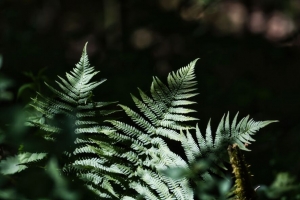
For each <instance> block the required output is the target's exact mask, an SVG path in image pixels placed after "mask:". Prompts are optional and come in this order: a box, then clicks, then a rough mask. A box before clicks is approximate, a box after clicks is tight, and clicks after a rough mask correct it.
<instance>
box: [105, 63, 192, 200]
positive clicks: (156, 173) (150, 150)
mask: <svg viewBox="0 0 300 200" xmlns="http://www.w3.org/2000/svg"><path fill="white" fill-rule="evenodd" d="M196 61H197V60H194V61H193V62H191V63H190V64H189V65H187V66H186V67H183V68H181V69H179V70H178V71H177V72H171V73H170V74H169V75H168V78H167V84H164V83H163V82H162V81H160V80H159V79H158V78H157V77H154V78H153V81H152V84H151V88H150V95H148V94H146V93H145V92H144V91H142V90H140V89H139V94H140V98H138V97H136V96H134V95H131V96H132V99H133V101H134V103H135V105H136V107H137V108H138V110H139V111H138V112H137V111H134V110H133V109H131V108H129V107H127V106H125V105H120V107H121V108H122V109H123V110H124V111H125V113H126V114H127V115H128V116H129V118H131V120H132V121H133V123H135V126H132V125H128V124H126V123H123V122H120V121H109V122H110V123H111V124H112V125H113V126H114V128H115V129H116V131H115V132H112V133H111V134H110V135H109V137H111V138H114V139H117V138H119V139H120V138H121V139H120V140H119V141H120V142H128V143H130V148H131V149H132V150H131V151H130V152H131V155H134V156H135V157H134V159H133V158H130V159H128V161H129V162H132V161H137V163H139V165H138V166H137V168H136V169H135V170H134V172H133V173H132V174H131V177H132V181H131V183H130V185H129V186H130V187H131V188H132V189H134V190H136V191H137V192H138V193H139V194H141V195H142V196H144V198H145V199H181V200H186V199H192V198H193V192H192V190H191V188H190V186H189V183H188V180H187V179H184V178H183V179H181V180H173V179H171V178H169V177H166V176H164V175H162V174H160V170H165V169H168V168H170V167H184V168H188V164H187V163H186V161H185V160H184V159H183V158H181V157H180V156H179V155H177V154H175V153H174V152H173V151H171V150H170V148H169V147H168V145H167V143H166V140H175V141H181V140H182V135H181V134H180V130H182V129H184V130H185V129H191V128H193V127H190V126H188V125H186V124H185V122H188V121H195V120H197V118H194V117H191V116H189V114H190V113H192V112H196V111H195V110H192V109H190V108H186V106H187V105H191V104H194V103H195V102H194V101H191V100H190V98H191V97H194V96H196V95H197V93H195V92H194V91H195V90H196V88H195V85H196V81H195V80H194V79H195V64H196ZM124 154H126V153H125V152H124ZM132 164H133V165H135V163H132Z"/></svg>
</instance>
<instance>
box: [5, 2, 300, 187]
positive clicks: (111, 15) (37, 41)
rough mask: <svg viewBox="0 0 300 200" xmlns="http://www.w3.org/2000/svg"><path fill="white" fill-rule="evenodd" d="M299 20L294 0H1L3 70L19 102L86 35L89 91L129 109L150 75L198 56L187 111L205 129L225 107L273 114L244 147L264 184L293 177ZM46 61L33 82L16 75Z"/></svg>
mask: <svg viewBox="0 0 300 200" xmlns="http://www.w3.org/2000/svg"><path fill="white" fill-rule="evenodd" d="M299 23H300V2H299V1H297V0H285V1H280V0H260V1H258V0H249V1H225V0H219V1H215V0H140V1H139V0H85V1H82V0H0V54H1V55H2V58H3V65H2V68H1V73H2V74H5V75H6V76H7V77H9V78H11V79H13V80H14V81H15V84H14V87H13V88H12V91H13V92H14V94H15V98H14V101H13V103H16V102H17V103H19V104H21V105H25V104H26V103H27V102H28V101H29V100H30V99H29V97H34V96H35V92H34V90H39V91H41V92H42V93H43V94H48V93H49V91H48V90H47V89H46V88H45V87H44V85H43V80H45V79H46V80H47V82H49V83H50V84H52V85H54V81H53V80H54V79H57V77H56V76H57V75H60V76H64V74H65V72H67V71H70V70H71V69H72V68H73V67H74V64H75V63H77V62H78V61H79V58H80V55H81V51H82V48H83V46H84V44H85V42H86V41H88V42H89V44H88V55H89V57H90V62H91V64H92V65H93V66H95V67H96V69H97V70H100V71H101V73H100V75H98V78H99V77H101V78H107V79H108V81H107V82H106V83H105V84H103V85H101V86H100V87H99V88H98V89H97V90H96V92H95V95H96V97H95V98H96V99H99V100H101V101H105V100H109V101H114V100H118V101H119V102H120V103H122V104H126V105H130V106H131V105H133V103H132V101H131V98H130V95H129V94H130V93H133V94H136V95H137V89H136V88H137V87H139V88H141V89H143V90H149V88H150V83H151V76H154V75H155V76H158V77H160V78H162V79H164V80H165V78H166V76H167V74H168V73H169V72H170V71H172V70H176V69H178V68H180V67H182V66H185V65H187V64H188V63H189V62H190V61H192V60H194V59H196V58H201V59H200V60H199V61H198V62H197V67H196V74H197V81H198V83H199V84H198V88H199V92H200V95H199V96H197V97H196V101H197V102H198V104H197V105H195V106H194V107H193V108H195V109H197V111H198V114H197V117H199V118H200V122H199V125H200V127H201V128H202V130H205V126H206V124H207V122H208V120H209V119H210V118H212V126H213V128H214V129H216V127H217V125H218V123H219V121H220V119H221V117H222V115H223V114H224V113H226V112H227V111H230V113H231V116H232V117H233V116H234V114H235V113H236V112H238V111H239V112H240V116H241V117H242V116H246V115H247V114H250V116H251V117H253V118H254V119H255V120H269V119H270V120H273V119H276V120H279V121H280V123H276V124H272V125H269V126H268V127H266V128H264V129H262V130H261V131H260V132H259V134H257V136H255V138H256V139H257V142H255V143H254V144H252V145H251V146H250V148H251V149H252V152H250V153H245V155H246V159H247V161H248V162H249V163H250V164H251V170H252V174H254V175H255V176H254V182H255V184H266V185H269V184H270V183H271V182H272V181H273V180H274V178H275V175H276V174H277V173H279V172H283V171H288V172H290V173H291V174H292V175H294V176H299V175H300V173H299V169H300V159H299V152H300V145H299V144H300V122H299V116H300V114H299V112H300V94H299V92H300V68H299V64H300V62H299V61H300V48H299V45H300V37H299V34H298V33H299V32H298V29H299V26H300V24H299ZM45 67H46V70H45V72H44V73H43V74H44V75H45V76H46V77H42V76H41V78H40V79H38V80H34V81H33V80H32V79H31V78H30V77H28V76H25V75H24V73H23V72H32V73H33V74H34V75H37V74H38V72H39V71H40V70H41V69H43V68H45ZM32 82H34V83H35V87H31V88H29V87H28V88H26V89H24V90H22V91H21V92H20V93H19V95H17V93H18V89H19V88H20V87H21V86H22V85H24V84H26V83H32ZM39 84H40V86H39ZM37 85H38V86H37ZM17 97H18V98H17ZM8 104H9V103H8Z"/></svg>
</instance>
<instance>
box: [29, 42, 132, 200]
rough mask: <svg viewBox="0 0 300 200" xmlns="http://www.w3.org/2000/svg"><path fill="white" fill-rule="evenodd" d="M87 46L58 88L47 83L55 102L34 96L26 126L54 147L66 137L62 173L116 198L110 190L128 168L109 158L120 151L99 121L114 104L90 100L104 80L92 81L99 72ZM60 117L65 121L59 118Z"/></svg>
mask: <svg viewBox="0 0 300 200" xmlns="http://www.w3.org/2000/svg"><path fill="white" fill-rule="evenodd" d="M86 47H87V44H86V45H85V47H84V49H83V52H82V56H81V58H80V61H79V63H78V64H76V67H75V68H74V69H73V70H72V71H70V72H69V73H66V79H64V78H62V77H58V78H59V81H56V83H57V84H58V89H56V88H54V87H52V86H50V85H49V84H47V83H46V85H47V86H48V88H49V89H50V90H51V91H52V92H53V93H54V94H55V95H56V98H55V99H54V98H49V97H46V96H44V95H42V94H40V93H37V97H36V98H34V99H33V102H32V103H31V106H32V107H33V108H34V109H35V111H36V112H35V113H34V114H33V115H32V117H30V118H29V122H28V123H27V124H29V125H31V126H36V127H38V128H40V129H41V130H43V134H44V138H45V139H47V140H50V141H53V142H54V144H55V143H56V142H61V141H59V140H61V138H62V137H61V135H62V134H69V135H70V137H68V138H67V139H68V140H71V141H68V144H64V145H65V146H67V145H70V147H68V148H66V149H67V150H66V151H65V152H64V155H65V156H66V159H65V165H64V167H63V171H64V172H65V173H66V174H69V175H74V174H75V175H76V176H77V177H79V178H81V179H82V180H84V181H85V182H86V184H87V185H88V188H90V189H91V190H92V191H94V192H95V193H96V194H97V195H99V197H103V196H105V197H107V198H118V197H119V194H117V192H116V191H115V190H114V189H113V188H122V187H123V185H125V184H124V183H122V184H121V183H120V180H121V181H122V180H123V182H124V180H125V178H126V177H125V174H126V173H128V167H126V166H123V165H122V163H119V164H118V163H114V161H115V160H114V159H110V157H114V156H115V155H114V154H117V153H119V152H118V151H117V150H115V149H114V147H113V146H111V144H113V140H112V139H110V138H109V137H108V136H107V135H106V133H108V132H110V129H111V128H109V127H107V126H103V125H102V122H103V119H102V118H104V119H105V116H107V115H110V114H112V113H114V112H116V110H109V109H106V107H107V106H109V105H111V104H114V103H115V102H95V101H94V100H93V90H94V89H95V88H96V87H97V86H99V85H100V84H102V83H103V82H105V81H106V79H102V80H100V81H91V80H92V78H93V77H94V76H95V75H96V74H98V73H99V71H95V69H94V67H92V66H90V63H89V60H88V55H87V51H86ZM36 113H38V114H36ZM60 115H62V116H63V117H64V118H59V116H60ZM100 117H101V118H100ZM68 119H70V120H68ZM100 119H102V120H100ZM68 122H71V123H70V124H68ZM93 139H94V140H93ZM95 140H98V141H101V143H100V142H95ZM72 143H74V145H72ZM100 144H101V145H100ZM99 145H100V146H99ZM104 146H105V147H106V153H105V154H100V153H99V152H100V150H99V149H100V148H101V147H102V148H103V147H104ZM108 152H109V153H108ZM116 174H118V176H117V175H116ZM123 174H124V177H122V175H123ZM100 177H101V178H100ZM116 177H117V178H116ZM116 185H117V186H116Z"/></svg>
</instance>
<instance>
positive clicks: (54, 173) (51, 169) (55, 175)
mask: <svg viewBox="0 0 300 200" xmlns="http://www.w3.org/2000/svg"><path fill="white" fill-rule="evenodd" d="M59 169H60V167H59V166H58V163H57V160H56V159H54V158H52V159H51V160H50V161H49V163H48V165H47V171H46V172H47V173H48V174H49V176H50V177H51V178H52V179H53V181H54V183H55V188H54V191H53V195H54V197H55V198H58V199H62V200H77V199H79V198H80V197H79V195H78V193H76V192H74V191H71V190H69V188H68V182H67V180H66V179H65V178H64V176H62V174H61V172H60V171H59Z"/></svg>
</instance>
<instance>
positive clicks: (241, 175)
mask: <svg viewBox="0 0 300 200" xmlns="http://www.w3.org/2000/svg"><path fill="white" fill-rule="evenodd" d="M228 154H229V158H230V163H231V166H232V169H233V174H234V176H235V185H234V194H235V199H237V200H256V199H257V196H256V194H255V191H254V189H253V187H252V184H251V174H250V171H249V166H250V165H247V164H246V162H245V157H244V155H243V154H242V153H241V151H240V149H239V147H238V146H237V145H236V144H234V145H232V146H231V145H230V146H229V147H228Z"/></svg>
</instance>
